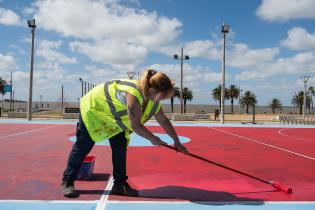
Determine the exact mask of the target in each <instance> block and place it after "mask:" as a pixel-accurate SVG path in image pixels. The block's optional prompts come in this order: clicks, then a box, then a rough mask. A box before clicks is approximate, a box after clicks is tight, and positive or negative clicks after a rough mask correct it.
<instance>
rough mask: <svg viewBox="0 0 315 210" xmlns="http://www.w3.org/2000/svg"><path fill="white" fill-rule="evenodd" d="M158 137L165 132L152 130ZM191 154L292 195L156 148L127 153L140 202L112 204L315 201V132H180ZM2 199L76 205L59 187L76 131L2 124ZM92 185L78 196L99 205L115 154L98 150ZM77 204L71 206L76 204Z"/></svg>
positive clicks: (217, 129)
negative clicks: (276, 183)
mask: <svg viewBox="0 0 315 210" xmlns="http://www.w3.org/2000/svg"><path fill="white" fill-rule="evenodd" d="M149 129H150V130H152V131H153V132H154V133H164V131H163V130H162V129H161V128H160V127H158V126H150V127H149ZM176 131H177V133H178V134H179V135H180V136H184V137H187V138H189V139H190V142H188V143H185V146H186V147H187V148H188V149H189V151H190V152H191V153H193V154H197V155H199V156H202V157H205V158H207V159H209V160H211V161H215V162H218V163H220V164H223V165H225V166H228V167H231V168H234V169H237V170H239V171H242V172H246V173H248V174H251V175H254V176H257V177H260V178H263V179H267V180H275V181H281V182H283V183H285V184H287V185H289V186H290V187H292V188H293V193H292V194H286V193H284V192H279V191H277V190H275V189H274V188H273V187H272V186H269V185H266V184H264V183H261V182H258V181H256V180H253V179H251V178H249V177H246V176H243V175H240V174H237V173H234V172H232V171H229V170H227V169H223V168H220V167H218V166H215V165H211V164H209V163H206V162H202V161H200V160H197V159H194V158H192V157H191V156H188V155H183V154H181V153H176V152H174V151H172V150H170V149H167V148H164V147H157V146H146V147H145V146H138V147H131V146H130V147H128V161H127V165H128V169H127V171H128V176H129V182H130V184H131V185H133V186H134V187H135V188H137V189H139V190H140V195H141V196H140V197H138V198H130V197H121V196H113V195H110V196H109V198H108V199H109V200H110V201H126V200H128V201H140V200H145V201H165V200H166V201H169V200H171V201H192V202H193V201H255V202H259V201H261V202H264V201H315V193H314V192H315V135H314V134H315V128H262V127H213V126H201V127H198V126H176ZM0 133H1V134H0V142H1V147H0V154H1V156H0V163H1V170H0V200H70V199H67V198H65V197H63V196H62V195H61V193H60V189H59V188H60V182H61V177H62V173H63V170H64V168H65V166H66V160H67V156H68V154H69V151H70V149H71V146H72V144H73V143H72V142H71V141H69V138H70V137H71V136H73V135H74V133H75V125H74V124H5V123H2V124H0ZM90 154H91V155H94V156H96V162H95V168H94V176H93V179H92V180H91V181H78V182H76V188H77V190H79V192H80V197H79V198H77V199H75V200H99V199H100V198H101V196H102V195H103V194H104V189H105V188H106V186H108V182H109V179H110V177H111V172H112V166H111V151H110V148H109V147H108V146H97V145H96V146H95V147H94V148H93V150H92V152H91V153H90ZM72 200H73V199H72Z"/></svg>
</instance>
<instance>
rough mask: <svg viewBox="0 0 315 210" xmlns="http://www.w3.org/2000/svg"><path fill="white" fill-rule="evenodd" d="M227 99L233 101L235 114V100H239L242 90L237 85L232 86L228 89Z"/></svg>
mask: <svg viewBox="0 0 315 210" xmlns="http://www.w3.org/2000/svg"><path fill="white" fill-rule="evenodd" d="M226 95H227V98H229V99H231V111H232V113H233V104H234V99H237V98H238V97H239V95H240V89H239V88H237V87H236V86H235V85H231V86H230V88H229V89H227V94H226Z"/></svg>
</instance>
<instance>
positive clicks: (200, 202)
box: [107, 201, 315, 205]
mask: <svg viewBox="0 0 315 210" xmlns="http://www.w3.org/2000/svg"><path fill="white" fill-rule="evenodd" d="M107 203H112V204H115V203H117V204H119V203H121V204H123V203H126V204H195V203H198V204H210V205H230V204H244V205H247V204H256V203H264V204H315V201H193V202H191V201H107Z"/></svg>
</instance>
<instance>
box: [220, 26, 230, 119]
mask: <svg viewBox="0 0 315 210" xmlns="http://www.w3.org/2000/svg"><path fill="white" fill-rule="evenodd" d="M221 32H222V33H223V45H222V85H221V123H222V124H224V98H225V39H226V34H227V33H229V26H228V25H225V23H223V25H222V30H221Z"/></svg>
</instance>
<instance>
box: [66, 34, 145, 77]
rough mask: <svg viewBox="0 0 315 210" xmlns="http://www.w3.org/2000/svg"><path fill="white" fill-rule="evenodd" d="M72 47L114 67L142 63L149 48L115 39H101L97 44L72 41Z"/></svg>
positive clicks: (132, 66)
mask: <svg viewBox="0 0 315 210" xmlns="http://www.w3.org/2000/svg"><path fill="white" fill-rule="evenodd" d="M70 49H71V50H72V51H76V52H80V53H82V54H84V55H86V56H87V57H89V58H90V59H91V60H93V61H96V62H100V63H103V64H111V65H112V66H113V67H115V66H116V67H123V66H124V65H125V66H130V65H131V68H135V66H136V65H137V64H140V63H141V62H142V61H143V60H144V58H145V56H146V55H147V53H148V50H147V48H145V47H143V46H139V45H135V44H131V43H130V44H128V43H126V42H123V41H122V42H120V41H119V40H115V39H111V40H100V41H98V42H97V43H95V44H91V43H89V42H79V41H75V42H72V43H70ZM117 65H118V66H117ZM129 70H133V69H129ZM122 71H123V69H122Z"/></svg>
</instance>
